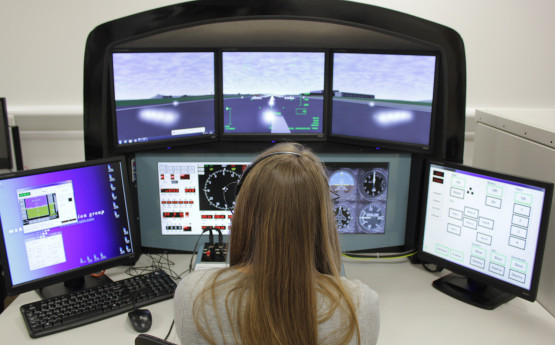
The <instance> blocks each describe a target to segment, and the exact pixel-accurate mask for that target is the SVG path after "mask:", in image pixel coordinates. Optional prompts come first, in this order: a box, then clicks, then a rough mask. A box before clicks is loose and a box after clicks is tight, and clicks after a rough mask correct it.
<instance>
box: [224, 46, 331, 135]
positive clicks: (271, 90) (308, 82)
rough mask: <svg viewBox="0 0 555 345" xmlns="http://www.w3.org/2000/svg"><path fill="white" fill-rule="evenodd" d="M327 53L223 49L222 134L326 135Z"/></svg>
mask: <svg viewBox="0 0 555 345" xmlns="http://www.w3.org/2000/svg"><path fill="white" fill-rule="evenodd" d="M325 63H326V54H325V53H324V52H223V53H222V74H223V96H224V98H223V133H224V134H241V135H262V136H276V135H277V136H287V135H304V136H322V134H323V114H324V79H325Z"/></svg>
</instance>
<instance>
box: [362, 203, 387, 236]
mask: <svg viewBox="0 0 555 345" xmlns="http://www.w3.org/2000/svg"><path fill="white" fill-rule="evenodd" d="M358 224H359V225H360V227H361V229H362V231H363V232H370V233H383V232H384V226H385V208H384V207H383V206H382V205H380V204H368V205H366V206H364V207H363V208H362V209H361V210H360V212H359V214H358Z"/></svg>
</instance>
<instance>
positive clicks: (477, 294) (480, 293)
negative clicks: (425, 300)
mask: <svg viewBox="0 0 555 345" xmlns="http://www.w3.org/2000/svg"><path fill="white" fill-rule="evenodd" d="M432 285H433V286H434V287H435V288H436V289H438V290H439V291H441V292H443V293H445V294H447V295H449V296H451V297H453V298H456V299H458V300H460V301H463V302H465V303H468V304H471V305H473V306H475V307H479V308H482V309H488V310H492V309H495V308H497V307H498V306H500V305H501V304H503V303H506V302H508V301H510V300H511V299H513V298H514V297H515V296H514V295H512V294H509V293H506V292H504V291H501V290H499V289H497V288H494V287H492V286H489V285H487V284H483V283H479V282H477V281H475V280H472V279H470V278H467V277H465V276H461V275H458V274H455V273H451V274H449V275H446V276H445V277H442V278H439V279H437V280H435V281H434V282H433V283H432Z"/></svg>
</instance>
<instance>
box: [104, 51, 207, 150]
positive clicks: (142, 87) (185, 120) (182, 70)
mask: <svg viewBox="0 0 555 345" xmlns="http://www.w3.org/2000/svg"><path fill="white" fill-rule="evenodd" d="M112 81H113V85H112V86H113V87H112V91H113V101H114V104H113V114H114V118H113V128H114V135H113V136H114V141H115V142H114V147H115V150H116V151H119V152H123V151H137V150H141V149H152V148H155V147H167V146H178V145H184V144H187V143H198V142H199V141H213V140H216V123H215V111H216V102H215V88H216V83H215V58H214V52H210V51H133V50H131V51H129V50H125V51H115V52H113V53H112Z"/></svg>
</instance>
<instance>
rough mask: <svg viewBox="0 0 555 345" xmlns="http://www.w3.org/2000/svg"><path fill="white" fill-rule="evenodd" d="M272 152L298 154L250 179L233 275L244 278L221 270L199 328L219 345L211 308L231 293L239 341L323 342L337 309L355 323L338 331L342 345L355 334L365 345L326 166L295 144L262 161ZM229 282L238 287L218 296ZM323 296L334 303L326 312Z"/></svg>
mask: <svg viewBox="0 0 555 345" xmlns="http://www.w3.org/2000/svg"><path fill="white" fill-rule="evenodd" d="M274 152H293V153H295V154H290V153H284V154H277V155H271V156H268V157H267V158H264V159H262V160H260V161H258V163H257V164H256V166H254V167H253V168H252V169H251V170H250V171H249V173H248V175H247V177H246V178H245V179H244V181H243V184H242V186H241V191H240V193H239V194H238V196H237V199H236V205H235V213H234V215H233V222H232V226H231V235H230V243H229V262H230V268H229V269H228V270H231V269H238V270H237V271H238V272H239V273H238V274H236V275H234V276H233V277H232V278H227V279H221V276H222V274H223V273H224V272H225V270H222V271H220V272H219V274H216V275H215V276H214V279H213V280H212V281H211V282H210V284H208V285H207V286H206V288H205V289H204V290H203V291H202V292H201V294H200V295H199V296H198V297H197V300H196V301H195V304H194V307H193V313H194V319H195V323H196V326H197V329H198V330H199V332H200V333H201V334H202V335H203V336H204V337H205V338H206V340H207V341H208V342H209V343H211V344H216V341H215V340H214V338H215V336H214V335H213V334H212V332H210V331H209V330H208V329H207V328H206V326H205V325H206V324H207V322H210V320H208V318H207V314H206V311H207V310H206V308H207V305H208V306H209V305H214V304H213V303H214V301H215V299H216V296H217V295H218V294H219V293H225V294H227V295H226V298H225V301H226V312H227V317H228V319H229V320H230V322H232V324H233V336H234V339H233V342H234V343H240V344H244V345H249V344H260V343H264V344H297V345H300V344H317V343H318V324H320V323H323V322H325V321H326V320H328V319H330V318H331V317H332V316H333V315H334V313H335V312H336V311H339V312H342V313H344V317H345V318H346V319H347V320H348V321H349V322H347V323H346V325H347V327H343V328H341V329H338V330H337V333H338V339H340V341H339V342H338V344H346V343H348V342H349V341H350V340H351V339H352V338H353V336H355V337H356V339H357V340H358V343H360V333H359V327H358V320H357V317H356V312H355V307H354V304H353V301H352V299H351V298H350V296H349V294H348V293H347V292H346V290H345V288H344V286H343V284H342V282H341V279H340V270H341V253H340V246H339V240H338V235H337V231H336V228H335V220H334V214H333V208H332V202H331V199H330V194H329V185H328V180H327V177H326V174H325V170H324V167H323V164H322V162H321V161H320V159H319V158H318V157H317V156H316V155H315V154H314V153H312V151H310V150H309V149H307V148H306V147H304V146H302V145H299V144H294V143H282V144H277V145H275V146H273V147H271V148H270V149H268V150H266V151H265V152H263V153H262V154H261V155H260V156H259V157H258V158H259V159H260V158H261V157H264V156H267V155H269V154H271V153H274ZM231 280H233V281H234V283H233V288H231V289H228V290H226V291H218V289H217V288H218V286H221V285H223V284H224V283H225V282H228V281H231ZM318 292H319V293H321V294H322V295H323V296H325V297H326V298H327V300H328V302H329V304H328V305H329V308H328V310H325V311H323V312H322V311H321V310H320V314H319V311H318V305H317V293H318ZM210 300H211V301H212V303H206V302H207V301H210ZM233 306H235V307H233ZM217 318H218V320H217V322H218V325H219V329H220V332H221V330H222V326H221V319H220V317H219V316H217ZM231 320H233V321H231ZM212 322H214V321H213V320H212ZM222 335H223V334H222ZM223 340H224V343H227V340H226V339H223Z"/></svg>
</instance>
